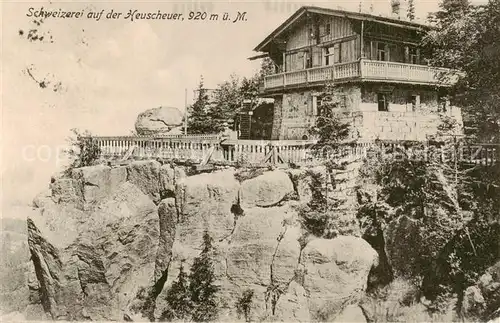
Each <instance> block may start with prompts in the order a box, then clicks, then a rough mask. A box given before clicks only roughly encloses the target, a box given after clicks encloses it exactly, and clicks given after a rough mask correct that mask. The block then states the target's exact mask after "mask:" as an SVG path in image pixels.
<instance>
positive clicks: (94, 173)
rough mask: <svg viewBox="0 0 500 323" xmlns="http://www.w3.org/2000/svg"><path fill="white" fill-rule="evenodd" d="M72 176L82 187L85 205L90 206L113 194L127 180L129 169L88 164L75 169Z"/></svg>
mask: <svg viewBox="0 0 500 323" xmlns="http://www.w3.org/2000/svg"><path fill="white" fill-rule="evenodd" d="M71 177H72V178H73V179H74V180H76V181H77V182H78V187H80V188H81V191H82V195H83V200H84V202H85V206H86V207H90V206H92V205H95V204H97V203H99V202H100V201H102V200H103V199H104V198H106V197H109V196H110V195H112V194H113V193H114V192H115V191H116V190H117V189H118V187H120V185H121V184H123V183H124V182H125V181H126V180H127V170H126V169H125V167H117V168H111V167H108V166H104V165H97V166H88V167H81V168H77V169H74V170H73V171H72V173H71Z"/></svg>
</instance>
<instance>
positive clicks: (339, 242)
mask: <svg viewBox="0 0 500 323" xmlns="http://www.w3.org/2000/svg"><path fill="white" fill-rule="evenodd" d="M377 261H378V256H377V253H376V252H375V250H373V249H372V248H371V247H370V245H369V244H368V243H367V242H366V241H365V240H363V239H361V238H357V237H350V236H338V237H337V238H335V239H332V240H327V239H316V240H312V241H310V242H309V243H308V244H307V245H306V247H305V248H304V250H303V251H302V259H301V263H302V264H303V266H304V269H305V274H304V277H303V279H304V282H303V285H304V288H305V289H306V291H308V292H309V311H310V312H311V316H312V318H313V319H314V320H319V321H330V320H332V319H333V318H335V316H337V315H339V313H340V312H341V311H342V309H343V306H345V304H353V303H357V302H359V300H360V299H361V297H362V296H363V294H364V291H365V289H366V284H367V279H368V273H369V272H370V269H371V268H372V266H374V265H376V264H377Z"/></svg>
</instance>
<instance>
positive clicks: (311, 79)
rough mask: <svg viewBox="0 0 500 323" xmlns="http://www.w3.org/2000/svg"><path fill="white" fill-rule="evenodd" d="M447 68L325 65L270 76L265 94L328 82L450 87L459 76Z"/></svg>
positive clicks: (362, 62)
mask: <svg viewBox="0 0 500 323" xmlns="http://www.w3.org/2000/svg"><path fill="white" fill-rule="evenodd" d="M450 72H451V70H449V69H446V68H435V67H430V66H424V65H414V64H404V63H396V62H383V61H372V60H367V59H361V60H359V61H356V62H349V63H341V64H337V65H333V66H321V67H315V68H308V69H305V70H299V71H292V72H285V73H280V74H274V75H269V76H266V77H265V79H264V91H266V92H270V91H273V90H280V89H284V88H289V87H291V88H293V87H302V86H310V85H311V86H313V85H318V84H320V83H322V82H326V81H334V82H347V81H371V82H397V83H407V84H424V85H440V86H450V85H452V84H453V83H454V82H456V80H457V75H455V74H454V73H450Z"/></svg>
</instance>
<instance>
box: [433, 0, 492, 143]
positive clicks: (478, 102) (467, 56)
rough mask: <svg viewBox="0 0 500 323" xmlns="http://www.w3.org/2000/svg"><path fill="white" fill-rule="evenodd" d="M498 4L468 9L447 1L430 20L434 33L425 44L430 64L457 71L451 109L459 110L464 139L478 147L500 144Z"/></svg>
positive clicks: (459, 2) (463, 3)
mask: <svg viewBox="0 0 500 323" xmlns="http://www.w3.org/2000/svg"><path fill="white" fill-rule="evenodd" d="M499 8H500V0H489V2H488V4H486V5H483V6H471V5H469V3H468V1H466V0H446V1H443V3H442V4H441V10H440V11H438V12H436V13H434V14H433V15H431V17H430V20H431V21H433V22H434V23H435V25H436V27H437V29H436V30H433V31H431V32H430V33H429V34H428V35H427V36H426V37H425V39H424V45H425V47H427V50H428V52H431V53H432V58H431V64H433V65H435V66H444V67H449V68H452V69H456V70H458V71H460V72H462V73H461V74H457V75H456V76H457V77H458V82H457V83H456V84H455V85H454V86H453V87H452V88H451V90H450V97H451V102H452V103H457V105H459V106H461V107H463V112H464V124H465V126H466V134H467V135H470V136H472V137H475V138H476V140H480V141H483V142H498V141H499V140H500V63H499V60H498V53H500V29H499V28H498V26H499V25H500V10H499Z"/></svg>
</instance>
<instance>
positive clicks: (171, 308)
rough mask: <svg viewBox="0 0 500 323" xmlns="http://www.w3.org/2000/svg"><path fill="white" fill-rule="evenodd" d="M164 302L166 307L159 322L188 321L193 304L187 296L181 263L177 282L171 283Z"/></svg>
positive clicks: (184, 275) (187, 287)
mask: <svg viewBox="0 0 500 323" xmlns="http://www.w3.org/2000/svg"><path fill="white" fill-rule="evenodd" d="M165 300H166V301H167V305H168V307H167V309H166V310H165V311H164V312H163V314H162V316H161V320H167V321H172V320H183V321H184V320H188V318H189V317H190V315H191V312H192V309H193V304H192V303H191V298H190V296H189V286H188V280H187V275H186V273H185V272H184V266H183V263H182V262H181V265H180V268H179V275H178V276H177V280H176V281H174V282H173V283H172V286H171V287H170V289H169V291H168V294H167V297H166V299H165Z"/></svg>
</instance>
